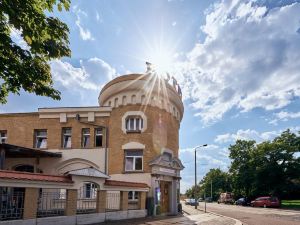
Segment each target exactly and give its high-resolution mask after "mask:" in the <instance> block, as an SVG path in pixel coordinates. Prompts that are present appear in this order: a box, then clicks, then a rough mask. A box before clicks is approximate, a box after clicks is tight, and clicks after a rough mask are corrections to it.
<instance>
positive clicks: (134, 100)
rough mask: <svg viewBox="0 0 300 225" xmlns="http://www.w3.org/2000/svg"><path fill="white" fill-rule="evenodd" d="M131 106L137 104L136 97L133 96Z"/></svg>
mask: <svg viewBox="0 0 300 225" xmlns="http://www.w3.org/2000/svg"><path fill="white" fill-rule="evenodd" d="M131 104H136V96H135V95H132V96H131Z"/></svg>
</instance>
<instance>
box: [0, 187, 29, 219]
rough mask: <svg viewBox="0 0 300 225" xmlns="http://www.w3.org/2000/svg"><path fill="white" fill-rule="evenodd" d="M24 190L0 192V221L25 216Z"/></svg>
mask: <svg viewBox="0 0 300 225" xmlns="http://www.w3.org/2000/svg"><path fill="white" fill-rule="evenodd" d="M24 196H25V194H24V192H14V191H11V192H7V193H2V192H1V193H0V221H1V220H16V219H22V218H23V211H24Z"/></svg>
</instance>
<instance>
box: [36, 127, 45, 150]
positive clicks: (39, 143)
mask: <svg viewBox="0 0 300 225" xmlns="http://www.w3.org/2000/svg"><path fill="white" fill-rule="evenodd" d="M34 136H35V144H34V147H35V148H47V130H34Z"/></svg>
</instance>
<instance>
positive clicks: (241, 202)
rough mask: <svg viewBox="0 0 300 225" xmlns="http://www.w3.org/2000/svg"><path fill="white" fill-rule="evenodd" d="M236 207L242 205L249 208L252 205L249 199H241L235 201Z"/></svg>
mask: <svg viewBox="0 0 300 225" xmlns="http://www.w3.org/2000/svg"><path fill="white" fill-rule="evenodd" d="M235 204H236V205H242V206H248V205H250V202H249V200H248V198H239V199H238V200H236V201H235Z"/></svg>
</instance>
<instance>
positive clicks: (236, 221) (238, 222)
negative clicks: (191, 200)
mask: <svg viewBox="0 0 300 225" xmlns="http://www.w3.org/2000/svg"><path fill="white" fill-rule="evenodd" d="M197 210H199V211H203V212H204V210H202V209H197ZM206 212H207V213H210V214H213V215H216V216H220V217H224V218H227V219H232V220H234V221H235V225H243V223H242V221H240V220H238V219H235V218H232V217H229V216H224V215H221V214H218V213H215V212H211V211H208V210H206Z"/></svg>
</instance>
